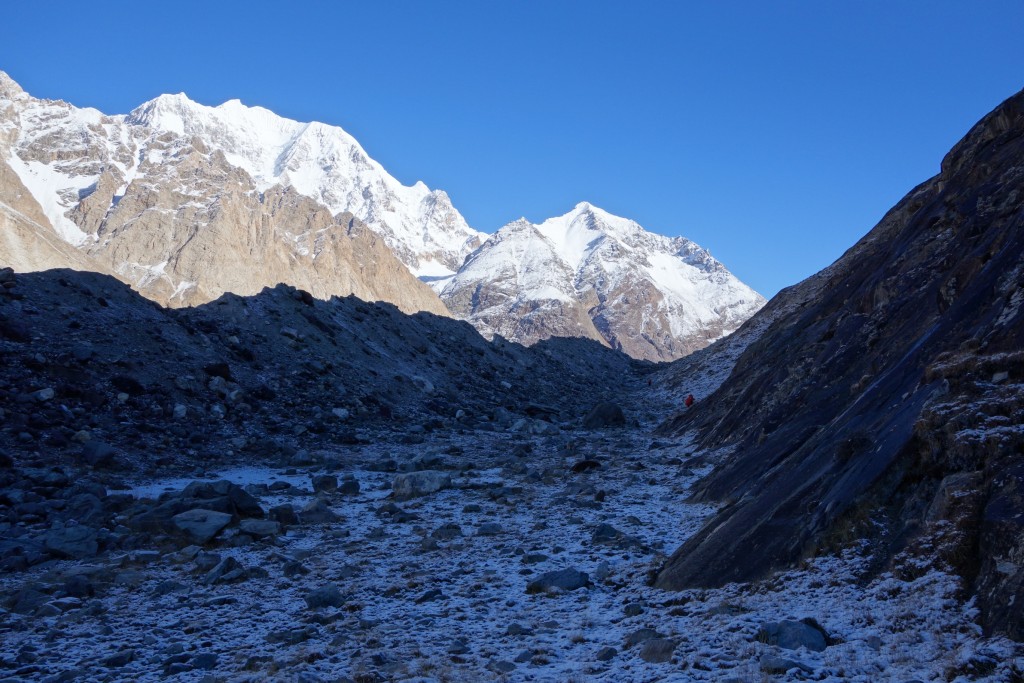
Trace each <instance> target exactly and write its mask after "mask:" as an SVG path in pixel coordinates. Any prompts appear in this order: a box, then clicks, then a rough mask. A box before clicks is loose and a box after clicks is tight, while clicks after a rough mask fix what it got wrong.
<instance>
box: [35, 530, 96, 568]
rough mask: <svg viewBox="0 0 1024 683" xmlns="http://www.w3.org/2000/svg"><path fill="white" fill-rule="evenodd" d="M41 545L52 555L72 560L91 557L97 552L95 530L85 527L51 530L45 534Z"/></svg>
mask: <svg viewBox="0 0 1024 683" xmlns="http://www.w3.org/2000/svg"><path fill="white" fill-rule="evenodd" d="M43 544H44V545H45V546H46V549H47V550H49V551H50V552H51V553H52V554H53V555H56V556H57V557H62V558H70V559H73V560H82V559H85V558H87V557H92V556H94V555H95V554H96V553H97V552H98V551H99V544H98V543H97V541H96V530H95V529H90V528H89V527H87V526H69V527H65V528H63V529H52V530H50V531H48V532H46V535H45V536H44V537H43Z"/></svg>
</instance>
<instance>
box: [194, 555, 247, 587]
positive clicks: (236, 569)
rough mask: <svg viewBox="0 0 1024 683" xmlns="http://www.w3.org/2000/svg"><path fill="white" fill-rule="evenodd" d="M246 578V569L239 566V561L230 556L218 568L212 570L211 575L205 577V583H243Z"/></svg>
mask: <svg viewBox="0 0 1024 683" xmlns="http://www.w3.org/2000/svg"><path fill="white" fill-rule="evenodd" d="M244 578H246V573H245V568H244V567H243V566H242V565H241V564H239V562H238V560H236V559H235V558H233V557H231V556H228V557H225V558H224V559H223V560H221V561H220V562H219V563H218V564H217V566H216V567H214V568H213V569H211V570H210V571H209V573H207V575H206V576H204V577H203V583H205V584H207V585H215V584H219V583H234V582H236V581H241V580H242V579H244Z"/></svg>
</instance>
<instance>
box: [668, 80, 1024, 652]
mask: <svg viewBox="0 0 1024 683" xmlns="http://www.w3.org/2000/svg"><path fill="white" fill-rule="evenodd" d="M765 318H767V319H769V320H770V321H771V323H770V325H768V327H767V329H766V331H764V332H763V333H762V334H761V335H760V336H759V338H758V339H757V340H756V341H754V342H753V343H751V344H750V345H749V347H748V348H747V349H746V351H745V352H744V353H743V354H742V355H741V356H740V357H739V360H738V362H737V363H736V365H735V368H734V369H733V372H732V374H731V375H730V376H729V378H728V379H727V380H726V381H725V383H724V384H723V385H722V386H721V387H720V388H719V389H718V390H717V391H716V392H715V393H713V394H712V395H711V396H710V397H709V398H708V399H707V400H705V401H701V402H699V403H698V404H697V406H696V407H695V408H694V409H693V410H692V411H691V412H690V413H688V414H686V415H681V416H678V417H676V418H675V419H673V420H671V421H669V422H668V423H666V424H665V425H663V426H662V428H661V430H662V431H663V432H665V433H679V432H681V431H683V430H685V429H691V428H696V429H698V430H699V434H700V440H701V444H702V445H703V446H706V447H711V448H721V447H731V448H734V450H730V449H729V448H727V449H726V450H725V451H723V452H724V453H731V455H729V456H728V457H723V462H722V463H721V464H720V465H719V466H718V467H717V468H716V469H715V470H714V472H712V473H711V474H710V475H709V476H708V477H707V478H706V479H705V480H704V481H703V482H702V483H701V484H700V486H699V487H698V488H697V493H696V494H695V498H696V499H697V500H701V501H721V502H723V503H724V504H725V505H724V507H723V508H722V509H721V510H720V512H719V513H718V514H717V515H716V516H715V517H714V518H712V520H711V521H710V522H709V523H708V524H707V525H706V526H705V527H704V528H703V529H702V530H701V531H700V532H699V533H698V534H696V535H695V536H693V537H692V538H691V539H690V540H688V541H687V542H686V543H685V544H684V545H683V546H682V547H680V548H679V549H678V550H677V551H676V552H675V553H674V554H673V555H672V557H671V558H670V560H669V561H668V563H667V564H666V565H665V567H664V568H663V570H662V571H661V573H660V575H659V576H658V578H657V585H659V586H661V587H663V588H667V589H681V588H685V587H693V586H719V585H722V584H724V583H727V582H729V581H746V580H753V579H757V578H760V577H762V576H764V575H766V574H767V573H768V572H770V571H774V570H779V569H782V568H785V567H789V566H793V565H794V564H795V563H796V562H798V561H799V560H800V559H801V558H805V557H808V556H813V555H815V554H817V553H820V552H824V551H828V550H830V549H833V548H836V547H839V546H841V545H844V544H846V543H848V542H851V541H853V540H856V539H868V540H869V541H870V544H871V552H873V553H874V554H875V556H876V557H877V558H878V560H879V563H880V565H879V566H883V565H884V564H885V563H887V562H888V561H889V560H890V559H891V558H893V557H894V555H895V554H896V553H897V552H899V551H901V550H908V551H909V552H911V553H913V552H914V551H915V549H916V550H918V551H919V552H921V553H923V554H924V555H926V556H933V557H936V556H937V558H938V560H939V561H940V562H941V563H943V564H944V565H945V566H949V567H952V568H953V569H955V570H957V571H958V572H959V573H960V574H961V575H962V576H964V577H965V579H966V581H967V582H968V585H971V586H973V590H974V591H975V592H976V594H977V601H978V605H979V607H980V608H981V610H982V623H983V625H984V627H985V629H986V631H987V632H991V631H1002V632H1005V633H1007V634H1009V635H1010V636H1012V637H1014V638H1017V639H1020V638H1022V637H1024V623H1022V615H1024V458H1022V457H1021V456H1022V452H1024V398H1022V396H1024V93H1020V94H1018V95H1016V96H1014V97H1013V98H1011V99H1009V100H1007V101H1006V102H1004V103H1003V104H1002V105H1000V106H999V107H998V108H997V109H996V110H995V111H993V112H992V113H991V114H989V115H988V116H986V117H985V118H984V119H983V120H982V121H980V122H979V123H978V124H977V125H976V126H975V127H974V128H973V129H972V130H971V131H970V132H969V133H968V135H967V136H966V137H965V138H964V139H963V140H962V141H961V142H960V143H958V144H957V145H956V146H955V147H954V148H953V150H952V151H951V152H950V153H949V154H948V155H947V156H946V158H945V159H944V160H943V163H942V168H941V172H940V174H939V175H938V176H936V177H935V178H933V179H931V180H929V181H927V182H925V183H924V184H922V185H920V186H919V187H917V188H916V189H914V190H913V191H912V192H911V193H910V194H909V195H907V196H906V197H905V198H904V199H903V200H902V201H901V202H900V203H899V204H898V205H897V206H896V207H894V208H893V209H892V210H891V211H890V212H889V213H888V214H887V215H886V216H885V217H884V218H883V220H882V221H881V222H880V223H879V225H878V226H876V227H875V228H874V229H873V230H872V231H871V232H870V233H869V234H868V235H867V236H866V237H864V238H863V239H862V240H861V241H860V242H859V243H858V244H856V245H855V246H854V247H853V248H851V249H850V250H849V251H848V252H847V253H846V254H845V255H844V256H843V257H842V258H841V259H839V260H838V261H837V262H836V263H835V264H833V265H832V266H830V267H829V268H827V269H826V270H824V271H822V272H821V273H819V274H817V275H815V276H814V277H812V278H810V279H808V280H807V281H805V282H803V283H801V284H800V285H797V286H795V287H792V288H790V289H787V290H785V291H783V292H782V293H780V294H779V295H778V296H777V297H776V298H775V299H773V300H772V301H771V302H770V303H769V304H768V305H767V306H766V307H765V309H763V310H762V312H761V313H759V314H758V315H757V316H755V317H754V318H753V319H752V320H751V321H750V322H748V326H757V325H760V324H761V321H762V320H763V319H765Z"/></svg>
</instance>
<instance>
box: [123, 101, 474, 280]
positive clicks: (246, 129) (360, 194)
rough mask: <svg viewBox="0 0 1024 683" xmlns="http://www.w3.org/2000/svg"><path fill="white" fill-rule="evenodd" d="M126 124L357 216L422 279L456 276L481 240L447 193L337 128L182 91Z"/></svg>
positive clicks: (261, 184) (265, 183)
mask: <svg viewBox="0 0 1024 683" xmlns="http://www.w3.org/2000/svg"><path fill="white" fill-rule="evenodd" d="M125 121H126V122H127V123H128V124H130V125H136V126H144V127H147V128H151V129H153V130H156V131H161V132H171V133H176V134H178V135H184V136H189V137H197V138H199V139H200V140H202V141H203V143H205V144H206V145H207V146H208V147H210V148H212V149H216V150H220V151H221V152H223V153H224V155H225V157H226V158H227V160H228V162H229V163H231V164H232V165H235V166H238V167H239V168H241V169H243V170H245V171H246V172H247V173H248V174H249V175H250V176H252V178H253V179H254V180H255V181H256V184H257V186H258V187H259V188H260V189H261V190H262V189H266V188H269V187H271V186H273V185H277V184H281V185H284V186H286V187H293V188H294V189H295V190H296V191H298V192H300V193H301V194H304V195H306V196H308V197H312V198H313V199H315V200H317V201H318V202H320V203H321V204H323V205H324V206H326V207H327V208H328V209H329V210H330V211H331V212H332V213H334V214H337V213H341V212H342V211H348V212H350V213H352V214H354V215H355V216H356V217H357V218H359V219H361V220H363V221H364V222H365V223H366V224H367V225H368V226H369V227H370V228H372V229H373V230H375V231H376V232H378V233H380V234H381V235H382V236H383V237H384V239H385V241H386V242H387V243H388V246H390V247H391V248H392V249H393V250H394V251H395V253H396V254H397V255H398V257H399V258H400V259H402V261H403V262H404V263H405V264H406V265H407V266H408V267H409V269H410V270H412V271H413V272H414V273H415V274H417V275H443V274H450V273H452V272H454V271H455V270H456V269H457V268H458V267H459V265H461V263H462V260H463V258H464V257H465V256H466V254H468V253H469V252H470V251H472V249H474V248H475V247H476V246H477V245H479V243H480V241H481V239H482V238H483V234H482V233H479V232H477V231H476V230H473V229H472V228H470V227H469V225H467V224H466V221H465V219H464V218H463V217H462V215H461V214H460V213H459V212H458V211H457V210H456V209H455V207H453V206H452V204H451V200H450V199H449V198H448V195H447V194H446V193H445V192H443V191H440V190H433V191H432V190H430V189H429V188H428V187H427V186H426V185H425V184H424V183H423V182H417V183H415V184H414V185H412V186H406V185H402V184H401V183H400V182H399V181H398V180H396V179H395V178H394V177H392V176H391V175H390V174H389V173H388V172H387V171H386V170H384V167H383V166H381V165H380V164H379V163H378V162H377V161H375V160H374V159H372V158H370V156H369V155H368V154H367V153H366V151H365V150H364V149H363V148H362V146H361V145H360V144H359V143H358V142H357V141H356V139H355V138H353V137H352V136H351V135H349V134H348V133H346V132H345V131H344V130H342V129H341V128H339V127H337V126H330V125H327V124H324V123H318V122H312V123H300V122H298V121H293V120H291V119H287V118H284V117H281V116H278V115H277V114H275V113H274V112H272V111H270V110H269V109H265V108H263V107H249V106H246V105H244V104H242V102H241V101H240V100H237V99H235V100H229V101H227V102H225V103H223V104H221V105H220V106H217V107H209V106H206V105H202V104H199V103H197V102H194V101H193V100H191V99H189V98H188V97H187V96H186V95H185V94H183V93H181V94H177V95H161V96H159V97H157V98H155V99H153V100H150V101H149V102H146V103H145V104H143V105H141V106H139V107H137V108H136V109H134V110H133V111H132V112H131V113H130V114H128V115H127V117H125Z"/></svg>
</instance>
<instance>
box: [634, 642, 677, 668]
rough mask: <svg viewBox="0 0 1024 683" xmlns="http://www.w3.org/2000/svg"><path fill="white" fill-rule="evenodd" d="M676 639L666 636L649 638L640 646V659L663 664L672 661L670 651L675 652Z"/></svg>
mask: <svg viewBox="0 0 1024 683" xmlns="http://www.w3.org/2000/svg"><path fill="white" fill-rule="evenodd" d="M675 649H676V641H674V640H670V639H668V638H651V639H650V640H647V641H645V642H644V644H643V647H641V648H640V659H642V660H644V661H645V662H651V663H652V664H663V663H665V662H669V661H672V653H673V652H675Z"/></svg>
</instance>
